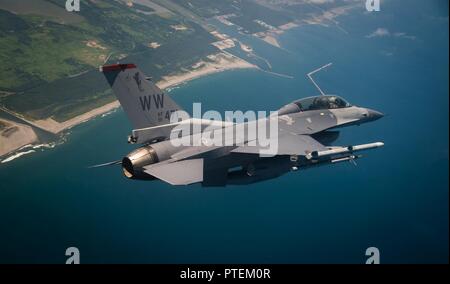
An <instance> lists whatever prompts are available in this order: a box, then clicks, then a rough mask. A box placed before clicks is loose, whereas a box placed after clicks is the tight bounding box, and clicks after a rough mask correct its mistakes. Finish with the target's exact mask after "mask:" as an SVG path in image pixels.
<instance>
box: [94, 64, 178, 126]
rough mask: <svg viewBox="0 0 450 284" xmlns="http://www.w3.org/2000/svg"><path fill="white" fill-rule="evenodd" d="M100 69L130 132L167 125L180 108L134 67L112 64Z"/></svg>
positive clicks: (132, 65) (131, 65)
mask: <svg viewBox="0 0 450 284" xmlns="http://www.w3.org/2000/svg"><path fill="white" fill-rule="evenodd" d="M100 70H101V71H102V72H103V74H104V75H105V77H106V79H107V80H108V83H109V84H110V85H111V88H112V89H113V92H114V94H115V95H116V97H117V98H118V99H119V102H120V104H121V105H122V108H123V109H124V111H125V113H126V114H127V115H128V118H129V119H130V121H131V124H132V125H133V128H134V129H141V128H147V127H152V126H158V125H164V124H169V123H170V116H171V114H172V113H173V112H175V111H178V110H181V109H180V107H179V106H178V105H177V104H176V103H175V102H174V101H173V100H172V99H171V98H170V97H169V96H168V95H167V94H164V92H163V91H162V90H161V89H160V88H158V86H156V85H155V84H154V83H153V82H151V81H149V80H147V78H146V77H145V75H144V74H143V73H142V72H141V70H139V69H138V68H137V67H136V65H134V64H114V65H108V66H103V67H101V68H100Z"/></svg>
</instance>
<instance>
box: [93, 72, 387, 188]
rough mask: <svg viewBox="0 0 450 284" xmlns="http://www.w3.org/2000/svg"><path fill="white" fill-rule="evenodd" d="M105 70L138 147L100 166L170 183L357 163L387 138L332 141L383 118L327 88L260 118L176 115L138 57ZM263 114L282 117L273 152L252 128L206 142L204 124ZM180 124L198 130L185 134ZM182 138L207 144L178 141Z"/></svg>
mask: <svg viewBox="0 0 450 284" xmlns="http://www.w3.org/2000/svg"><path fill="white" fill-rule="evenodd" d="M100 71H101V72H103V74H104V75H105V77H106V80H107V81H108V83H109V84H110V86H111V88H112V90H113V92H114V94H115V95H116V97H117V98H118V100H119V102H120V104H121V106H122V108H123V110H124V111H125V113H126V114H127V116H128V118H129V120H130V121H131V124H132V126H133V130H132V133H131V135H130V136H129V137H128V142H129V143H132V144H137V145H139V146H138V147H137V149H136V150H134V151H132V152H131V153H129V154H128V155H126V156H125V157H124V158H123V159H121V160H118V161H115V162H110V163H106V164H102V165H98V166H106V165H115V164H118V165H121V167H122V170H123V173H124V175H125V176H126V177H127V178H129V179H138V180H155V179H157V180H162V181H164V182H167V183H169V184H171V185H189V184H195V183H201V184H202V185H203V186H226V185H230V184H234V185H242V184H251V183H255V182H260V181H264V180H268V179H273V178H276V177H279V176H281V175H284V174H286V173H289V172H293V171H302V170H304V169H308V168H311V167H317V166H323V165H330V164H336V163H341V162H345V161H350V162H354V161H355V160H356V159H358V158H360V157H361V155H360V154H359V152H360V151H363V150H368V149H373V148H378V147H381V146H383V145H384V144H383V143H382V142H375V143H368V144H363V145H354V146H331V144H332V143H333V142H334V141H335V140H336V139H337V138H338V135H339V132H338V131H336V130H335V129H337V128H341V127H347V126H352V125H360V124H363V123H367V122H372V121H375V120H377V119H379V118H381V117H383V114H382V113H380V112H378V111H375V110H371V109H368V108H364V107H358V106H353V105H351V104H350V103H348V102H347V101H346V100H344V99H343V98H342V97H339V96H334V95H324V94H321V95H320V96H314V97H308V98H303V99H299V100H296V101H293V102H291V103H289V104H287V105H285V106H283V107H281V108H280V109H278V113H277V115H271V116H268V117H266V118H263V119H259V120H258V121H257V122H255V121H252V122H250V121H245V122H240V123H235V122H229V121H213V120H209V119H206V120H205V119H199V118H192V117H190V116H188V115H187V113H185V116H184V118H179V119H178V120H176V121H174V120H173V114H174V113H178V112H180V111H181V112H182V109H181V108H180V107H179V106H178V105H177V104H176V103H175V102H174V101H173V100H172V98H171V97H170V96H169V95H168V94H167V93H165V92H163V91H162V90H161V89H160V88H158V87H157V86H156V85H155V84H154V83H153V82H152V80H151V78H148V77H146V76H145V75H144V74H143V73H142V72H141V70H139V69H138V68H137V66H136V65H135V64H114V65H107V66H103V67H100ZM261 121H263V122H270V123H276V124H277V131H276V138H277V147H276V151H275V152H274V153H270V154H267V153H266V154H261V153H262V152H263V150H264V149H263V148H264V147H263V146H262V145H261V143H257V142H258V139H260V137H259V136H258V135H254V134H255V133H253V134H252V133H251V131H249V132H250V134H247V135H243V136H242V137H237V139H236V137H234V139H233V143H225V144H223V145H222V146H220V145H219V146H217V145H215V144H211V143H208V141H204V140H205V135H204V132H205V131H206V132H208V131H209V133H213V132H214V133H216V134H217V133H219V134H221V135H222V134H224V133H227V132H228V133H229V132H232V133H238V132H237V130H239V129H241V130H248V129H250V128H251V127H250V126H251V125H252V123H253V125H255V123H256V124H257V123H259V122H261ZM186 126H187V127H186ZM180 128H182V129H186V128H187V129H189V130H191V131H190V132H188V134H183V132H182V131H179V130H180ZM193 129H197V132H196V131H195V130H193ZM177 131H178V132H177ZM239 133H240V132H239ZM236 136H238V135H236ZM206 137H210V136H206ZM175 139H185V140H186V139H187V140H188V141H190V142H192V141H194V142H198V140H201V141H200V142H201V143H193V144H192V145H179V144H177V143H174V140H175ZM206 140H208V139H206ZM95 167H96V166H95Z"/></svg>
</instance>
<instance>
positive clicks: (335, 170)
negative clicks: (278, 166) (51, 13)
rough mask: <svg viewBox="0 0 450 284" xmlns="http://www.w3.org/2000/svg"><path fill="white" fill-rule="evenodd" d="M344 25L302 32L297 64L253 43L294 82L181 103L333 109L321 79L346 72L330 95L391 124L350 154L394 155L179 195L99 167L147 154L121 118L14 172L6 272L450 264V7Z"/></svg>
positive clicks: (198, 87)
mask: <svg viewBox="0 0 450 284" xmlns="http://www.w3.org/2000/svg"><path fill="white" fill-rule="evenodd" d="M337 20H338V22H339V24H338V25H333V24H331V23H330V24H329V25H328V26H322V25H304V26H300V27H297V28H294V29H292V30H289V31H288V32H286V33H284V34H283V35H281V36H280V37H279V38H278V40H279V42H280V44H281V46H282V47H283V48H282V49H280V48H276V47H274V46H271V45H269V44H267V43H265V42H263V41H261V40H259V39H257V38H254V37H244V36H243V37H242V39H241V40H242V41H243V42H245V43H247V44H249V45H251V46H252V47H253V49H254V50H255V52H256V53H257V54H258V55H259V56H261V57H263V58H265V59H266V60H268V61H269V62H270V64H271V66H272V69H271V71H273V72H276V73H281V74H286V75H290V76H292V77H293V78H287V77H281V76H277V75H274V74H271V73H267V72H263V71H260V70H234V71H227V72H223V73H218V74H214V75H211V76H207V77H203V78H200V79H196V80H193V81H191V82H189V83H186V84H184V85H181V86H179V87H177V88H174V89H173V90H171V91H170V94H171V96H172V97H173V98H174V99H175V100H176V101H177V102H178V103H179V104H180V105H181V106H183V107H184V108H185V109H187V110H190V109H192V103H193V102H202V108H203V110H208V109H214V110H218V111H221V112H223V111H226V110H236V109H239V110H243V111H245V110H265V111H269V110H276V109H278V108H279V107H281V106H282V105H284V104H286V103H289V102H290V101H293V100H295V99H298V98H302V97H307V96H311V95H317V94H318V93H317V90H316V89H315V88H314V86H313V85H312V84H311V83H310V82H309V81H308V79H307V77H306V74H307V73H308V72H310V71H311V70H313V69H315V68H317V67H320V66H322V65H324V64H326V63H328V62H332V63H333V65H332V67H330V68H328V69H326V71H323V72H321V73H318V74H317V75H316V77H315V78H316V79H317V82H318V83H319V84H320V86H321V87H322V89H323V90H324V91H325V92H326V93H329V94H336V95H340V96H342V97H344V98H345V99H347V100H348V101H349V102H350V103H352V104H354V105H358V106H364V107H369V108H372V109H376V110H379V111H381V112H383V113H385V114H386V116H385V117H384V118H382V119H380V120H378V121H376V122H373V123H370V124H365V125H361V126H359V127H358V126H355V127H351V128H344V129H342V131H341V135H340V138H339V140H338V141H336V144H338V145H350V144H361V143H369V142H374V141H384V143H385V147H383V148H380V149H377V150H373V151H369V152H367V153H365V154H364V157H363V158H362V159H360V160H358V165H357V166H354V165H352V164H350V163H343V164H337V165H333V166H327V167H321V168H314V169H310V170H305V171H297V172H293V173H289V174H287V175H285V176H282V177H280V178H277V179H274V180H269V181H265V182H261V183H257V184H252V185H248V186H227V187H223V188H203V187H201V186H199V185H193V186H187V187H173V186H170V185H168V184H165V183H163V182H160V181H134V180H128V179H126V178H125V177H124V176H123V175H122V172H121V169H120V168H119V167H109V168H97V169H89V168H88V167H89V166H90V165H94V164H99V163H103V162H107V161H112V160H117V159H120V158H121V157H123V156H124V155H126V154H127V153H128V152H130V151H131V150H132V149H133V148H134V147H133V146H132V145H129V144H127V142H126V137H127V135H129V134H130V131H131V125H130V123H129V122H128V120H127V118H126V116H125V114H124V112H123V111H122V110H118V111H116V112H114V113H112V114H110V115H108V116H105V117H99V118H96V119H93V120H91V121H89V122H87V123H84V124H82V125H79V126H77V127H75V128H73V129H71V130H70V135H68V137H67V141H66V142H65V143H63V144H61V145H58V146H57V147H55V148H54V149H50V150H45V151H38V152H37V153H34V154H31V155H27V156H24V157H22V158H19V159H16V160H14V161H11V162H9V163H4V164H0V184H1V185H0V230H1V231H0V263H11V262H12V263H64V262H65V260H66V258H67V257H66V256H65V250H66V248H68V247H72V246H74V247H77V248H78V249H79V251H80V257H81V262H82V263H365V260H366V258H367V256H366V255H365V251H366V249H367V248H368V247H377V248H378V249H379V251H380V256H381V258H380V260H381V263H448V261H449V247H448V245H449V190H448V187H449V176H448V171H449V135H448V128H449V108H448V105H449V84H448V77H449V65H448V62H449V57H448V56H449V45H448V41H449V29H448V27H449V23H448V1H383V2H382V10H381V11H380V12H372V13H368V12H366V11H365V10H364V9H363V8H362V9H361V10H358V9H356V10H353V11H352V12H351V13H350V14H348V15H344V16H341V17H339V18H337ZM222 28H224V27H222ZM377 31H378V32H377ZM380 31H384V32H380ZM136 63H137V64H139V62H136ZM149 75H150V74H149Z"/></svg>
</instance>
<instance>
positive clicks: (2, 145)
mask: <svg viewBox="0 0 450 284" xmlns="http://www.w3.org/2000/svg"><path fill="white" fill-rule="evenodd" d="M0 124H1V126H2V127H1V128H0V156H3V155H6V154H8V153H11V152H12V151H14V150H17V149H19V148H20V147H23V146H25V145H28V144H32V143H34V142H36V141H37V136H36V133H34V131H33V129H32V128H31V127H29V126H27V125H23V124H20V123H15V122H12V121H10V120H4V119H1V120H0Z"/></svg>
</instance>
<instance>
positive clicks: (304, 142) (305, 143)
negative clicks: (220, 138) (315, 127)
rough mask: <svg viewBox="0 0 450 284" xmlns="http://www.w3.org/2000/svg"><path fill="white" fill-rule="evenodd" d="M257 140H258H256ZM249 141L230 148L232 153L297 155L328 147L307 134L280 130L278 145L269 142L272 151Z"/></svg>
mask: <svg viewBox="0 0 450 284" xmlns="http://www.w3.org/2000/svg"><path fill="white" fill-rule="evenodd" d="M256 142H258V141H256ZM249 144H250V143H247V144H246V145H243V146H240V147H237V148H236V149H234V150H232V151H231V152H233V153H246V154H266V153H267V154H268V155H299V156H306V155H308V154H310V153H312V152H314V151H324V150H327V149H328V148H327V147H325V146H324V145H322V144H321V143H319V142H318V141H317V140H315V139H314V138H312V137H311V136H309V135H299V134H295V133H291V132H288V131H284V130H280V132H279V135H278V145H277V147H276V145H273V143H272V144H271V148H272V150H273V151H270V153H269V152H266V151H267V150H269V148H265V147H263V146H260V145H259V144H261V143H256V145H257V146H251V144H250V145H249Z"/></svg>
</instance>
